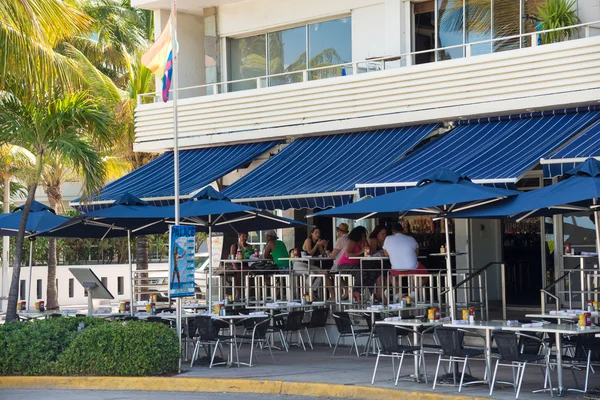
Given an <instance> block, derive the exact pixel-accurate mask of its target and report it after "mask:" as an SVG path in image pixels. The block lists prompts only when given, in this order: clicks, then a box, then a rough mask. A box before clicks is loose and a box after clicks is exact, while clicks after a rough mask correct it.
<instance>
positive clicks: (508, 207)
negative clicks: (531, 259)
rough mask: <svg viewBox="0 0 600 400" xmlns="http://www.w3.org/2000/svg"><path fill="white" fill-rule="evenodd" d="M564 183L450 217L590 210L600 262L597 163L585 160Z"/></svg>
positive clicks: (599, 174) (523, 215) (519, 216)
mask: <svg viewBox="0 0 600 400" xmlns="http://www.w3.org/2000/svg"><path fill="white" fill-rule="evenodd" d="M563 178H564V179H563V180H562V181H560V182H558V183H555V184H553V185H550V186H546V187H544V188H541V189H536V190H532V191H530V192H522V193H519V195H517V196H514V197H512V198H510V199H506V200H503V201H500V202H498V203H495V204H489V205H486V206H483V207H478V208H474V209H471V210H464V211H461V212H455V213H452V214H451V216H452V217H453V218H514V219H517V220H522V219H524V218H531V217H540V216H551V215H555V214H567V213H571V212H577V211H593V212H594V224H595V226H596V249H597V250H596V251H597V252H599V255H598V261H599V262H600V226H599V225H600V216H599V214H598V210H599V209H600V161H598V160H596V159H594V158H588V159H587V160H586V161H584V162H583V163H581V164H580V165H579V166H577V167H576V168H574V169H572V170H570V171H568V172H567V173H565V174H564V175H563Z"/></svg>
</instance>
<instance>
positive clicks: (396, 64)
mask: <svg viewBox="0 0 600 400" xmlns="http://www.w3.org/2000/svg"><path fill="white" fill-rule="evenodd" d="M573 29H576V30H577V31H578V35H577V36H578V37H574V38H571V37H569V38H568V40H573V39H581V37H579V36H581V32H582V31H583V38H589V37H592V36H600V21H593V22H588V23H583V24H578V25H571V26H567V27H562V28H555V29H548V30H544V31H536V32H527V33H522V34H518V35H512V36H504V37H499V38H493V39H487V40H481V41H477V42H471V43H463V44H458V45H453V46H447V47H440V48H435V49H430V50H421V51H412V52H407V53H401V54H397V55H393V56H384V57H377V58H371V59H368V60H362V61H353V62H348V63H341V64H335V65H328V66H324V67H315V68H306V69H302V70H297V71H287V72H282V73H277V74H269V75H264V76H259V77H253V78H244V79H234V80H228V81H223V82H216V83H210V84H204V85H195V86H189V87H185V88H179V89H178V93H180V95H179V97H180V98H183V97H196V96H197V95H193V96H186V95H185V94H184V92H186V91H192V90H194V91H196V92H197V93H199V95H216V94H220V93H227V92H230V91H239V90H231V89H230V87H231V86H232V85H236V84H237V85H240V84H246V85H247V84H249V86H250V87H248V88H246V89H241V90H251V89H260V88H264V87H272V86H279V85H282V84H284V85H285V84H293V83H301V82H307V81H310V80H315V79H314V78H313V79H311V76H312V75H317V77H316V80H319V79H327V78H333V77H338V78H340V77H341V75H342V71H343V70H345V72H346V73H348V75H358V74H360V73H369V72H375V71H383V70H386V69H388V68H402V67H410V66H412V65H414V64H415V57H416V56H418V55H423V54H432V53H433V62H436V63H437V62H440V61H445V60H444V59H440V57H438V55H439V54H440V53H443V52H445V51H447V50H455V49H462V57H474V56H476V55H477V54H473V48H474V47H476V46H482V45H486V44H487V45H489V46H490V53H491V52H492V51H491V50H492V46H493V45H494V44H495V43H499V42H507V41H516V40H518V42H519V43H518V48H523V47H528V46H526V45H527V42H529V47H537V46H538V37H543V35H545V34H548V33H550V32H558V31H569V30H573ZM574 36H575V35H574ZM524 45H525V46H524ZM515 50H516V48H515ZM484 54H489V53H483V54H482V55H484ZM323 72H326V74H325V75H330V76H321V77H319V75H323ZM334 73H335V74H334ZM291 77H294V79H293V81H289V79H290V78H291ZM281 79H283V80H284V81H285V82H282V81H281ZM273 83H275V84H273ZM170 93H171V92H170ZM157 101H162V92H159V91H157V92H151V93H144V94H140V95H138V104H146V103H152V102H157Z"/></svg>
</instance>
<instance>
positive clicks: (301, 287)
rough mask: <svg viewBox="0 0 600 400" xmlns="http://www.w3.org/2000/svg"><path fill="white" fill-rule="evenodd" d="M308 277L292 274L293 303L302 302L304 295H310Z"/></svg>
mask: <svg viewBox="0 0 600 400" xmlns="http://www.w3.org/2000/svg"><path fill="white" fill-rule="evenodd" d="M306 278H307V275H303V274H296V273H292V298H291V299H290V300H291V301H294V300H298V301H299V300H301V299H302V295H304V293H308V292H307V290H308V286H307V285H306Z"/></svg>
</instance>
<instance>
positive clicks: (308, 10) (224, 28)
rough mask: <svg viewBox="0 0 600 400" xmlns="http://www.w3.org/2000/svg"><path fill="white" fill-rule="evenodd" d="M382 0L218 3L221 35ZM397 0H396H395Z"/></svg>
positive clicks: (336, 13) (340, 11)
mask: <svg viewBox="0 0 600 400" xmlns="http://www.w3.org/2000/svg"><path fill="white" fill-rule="evenodd" d="M384 1H385V0H326V1H322V0H302V1H297V0H253V1H245V2H242V3H233V4H229V5H225V6H221V7H219V33H220V35H221V36H236V35H237V36H243V35H247V34H250V33H255V32H260V31H263V32H264V31H267V30H270V29H273V28H277V29H279V28H280V27H282V26H286V25H296V24H300V23H304V22H308V21H314V20H318V19H329V18H334V17H336V16H343V15H349V14H350V13H351V11H352V10H354V9H357V8H361V7H367V6H371V5H374V4H381V3H384ZM395 1H400V0H395Z"/></svg>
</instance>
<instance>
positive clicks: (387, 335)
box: [371, 323, 427, 386]
mask: <svg viewBox="0 0 600 400" xmlns="http://www.w3.org/2000/svg"><path fill="white" fill-rule="evenodd" d="M407 331H409V332H412V330H411V329H408V328H405V327H401V326H395V325H392V324H381V323H379V324H376V325H375V332H376V334H377V338H378V340H379V351H378V352H377V360H376V361H375V369H374V370H373V378H371V384H373V383H374V382H375V375H376V374H377V367H378V366H379V358H380V357H390V358H391V359H392V371H393V372H394V374H395V375H396V379H395V381H394V386H398V380H399V379H400V371H401V370H402V362H403V361H404V354H406V353H412V354H411V355H412V356H414V357H419V362H421V361H423V365H425V362H424V360H423V353H422V352H421V346H403V345H400V344H398V340H399V336H406V335H407V334H408V332H407ZM399 333H400V335H399ZM396 358H399V359H400V363H399V364H398V372H397V373H396V372H395V365H394V359H396ZM425 380H426V381H427V367H425Z"/></svg>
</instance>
